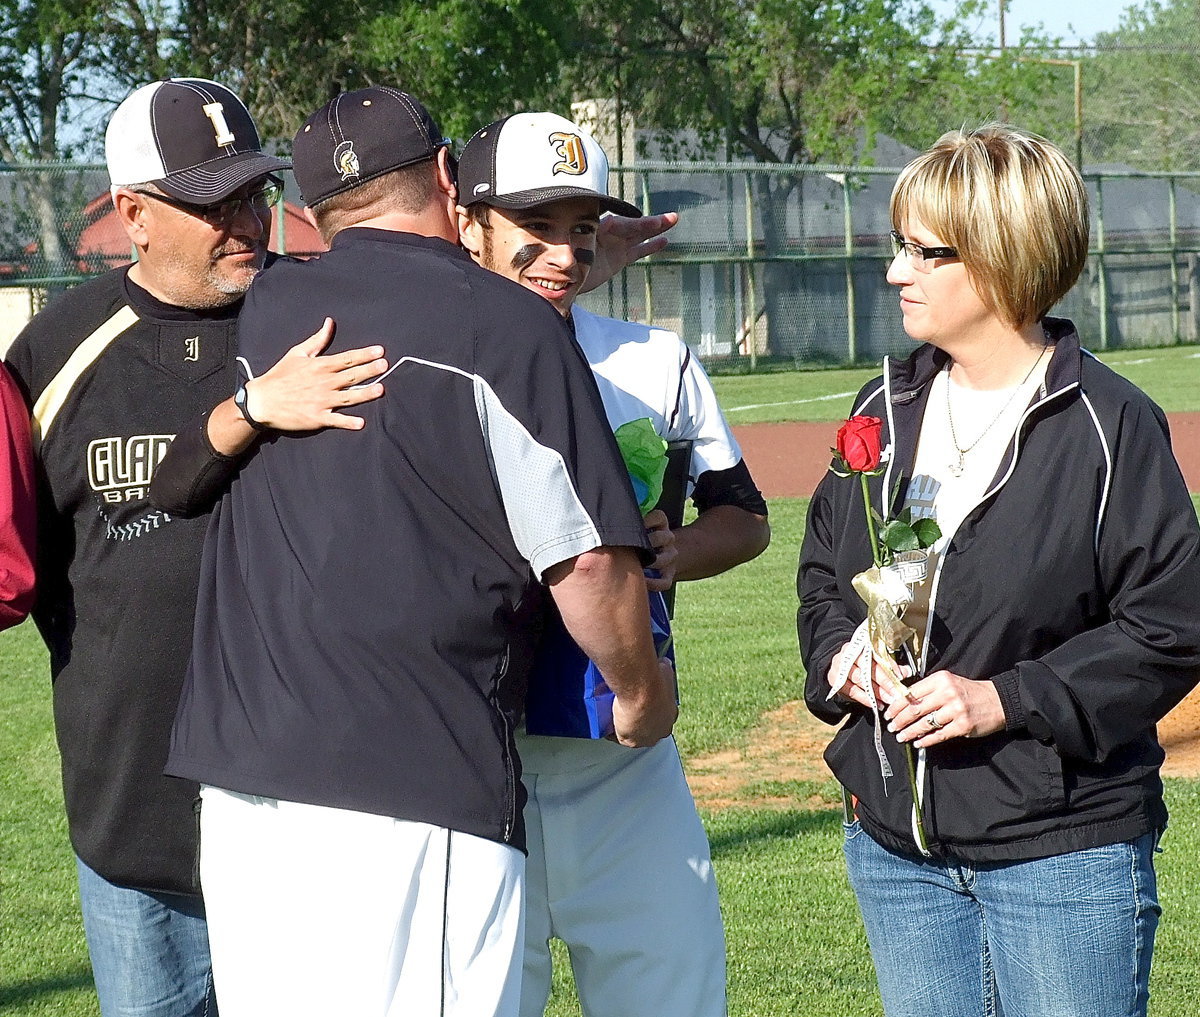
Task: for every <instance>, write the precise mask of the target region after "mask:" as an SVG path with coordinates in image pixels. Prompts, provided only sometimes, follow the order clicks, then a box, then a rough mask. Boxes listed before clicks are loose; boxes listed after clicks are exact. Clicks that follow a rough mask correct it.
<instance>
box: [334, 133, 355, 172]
mask: <svg viewBox="0 0 1200 1017" xmlns="http://www.w3.org/2000/svg"><path fill="white" fill-rule="evenodd" d="M333 164H334V166H336V167H337V171H338V172H339V173H340V174H341V175H342V179H343V180H349V179H350V178H351V177H356V176H358V156H357V155H355V154H354V142H353V141H343V142H342V143H341V144H340V145H338V147H337V148H335V149H334V150H333Z"/></svg>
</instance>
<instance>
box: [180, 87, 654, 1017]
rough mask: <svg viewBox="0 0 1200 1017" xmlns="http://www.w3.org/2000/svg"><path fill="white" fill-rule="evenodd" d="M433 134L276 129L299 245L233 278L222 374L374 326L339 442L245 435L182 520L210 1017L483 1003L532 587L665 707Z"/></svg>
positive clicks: (577, 399)
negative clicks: (307, 239)
mask: <svg viewBox="0 0 1200 1017" xmlns="http://www.w3.org/2000/svg"><path fill="white" fill-rule="evenodd" d="M445 146H446V143H445V141H444V140H443V139H442V138H441V135H440V132H439V131H438V129H437V127H436V125H435V124H434V122H433V121H432V119H431V118H430V117H429V114H428V113H427V112H426V111H425V110H424V108H423V107H421V106H420V104H419V103H417V102H416V101H415V100H414V99H412V98H411V96H408V95H406V94H405V93H403V92H399V91H397V90H395V89H390V88H370V89H364V90H361V91H358V92H353V93H348V94H343V95H340V96H338V97H337V98H335V99H334V100H333V101H332V102H331V103H329V104H328V105H327V106H326V107H324V108H323V109H321V110H319V111H318V112H317V113H315V114H314V115H313V116H312V117H310V118H309V120H308V121H307V122H306V124H305V125H304V127H303V128H302V129H301V131H300V132H299V133H298V134H297V136H296V141H295V149H294V156H295V166H296V176H297V180H298V181H299V183H300V185H301V190H302V192H303V193H304V196H305V200H306V201H307V203H308V204H309V206H310V210H311V212H312V214H313V217H314V220H315V221H316V223H317V225H318V228H319V229H320V230H321V232H322V234H323V236H325V237H326V239H327V240H331V241H332V247H331V250H330V252H329V253H328V254H325V255H322V256H321V257H320V258H318V259H314V260H312V261H310V262H307V263H303V264H286V263H280V264H278V265H277V266H276V267H274V268H273V270H272V271H271V272H269V273H267V274H265V275H264V276H263V277H262V279H261V280H260V281H259V282H258V284H257V285H256V286H255V288H254V289H253V290H252V291H251V293H250V294H249V296H248V298H247V301H246V306H245V308H244V310H243V312H242V317H241V321H240V346H241V352H242V355H243V356H244V357H245V359H246V361H247V364H248V368H249V370H250V371H251V372H253V370H254V369H255V368H256V367H257V366H258V365H259V364H268V363H271V362H272V361H273V360H274V359H275V358H276V357H277V356H278V353H279V351H280V349H281V346H282V344H281V343H279V342H278V340H276V339H274V336H276V335H278V334H285V335H286V334H304V333H305V332H308V331H311V330H313V329H314V328H316V327H317V326H318V325H319V324H320V323H321V321H322V320H323V319H324V318H325V316H326V315H331V316H332V317H333V318H334V319H335V320H336V321H337V323H338V326H337V327H338V335H339V340H338V341H339V343H341V342H355V341H358V340H360V339H363V338H365V337H367V336H370V337H372V338H378V337H382V338H384V339H385V345H386V347H387V353H388V357H389V360H390V361H391V362H392V363H394V364H395V365H396V366H395V367H394V368H393V369H392V370H391V371H390V372H389V373H388V375H387V379H386V388H387V391H386V393H385V395H384V396H383V398H382V399H380V400H379V401H377V402H375V403H373V404H371V405H370V406H369V407H365V408H364V414H365V417H366V419H367V425H368V426H367V427H366V428H365V429H364V430H363V432H362V434H361V435H358V436H356V439H357V440H352V441H346V440H345V438H346V436H345V435H342V434H340V433H339V432H337V431H326V432H322V433H320V434H316V435H312V436H306V437H304V438H301V439H290V438H287V437H279V438H275V439H273V440H270V441H267V442H264V443H262V444H261V445H260V446H259V448H258V451H257V454H256V455H255V456H254V457H253V458H251V459H249V460H248V462H247V463H246V464H245V465H244V466H243V468H242V471H241V473H240V474H239V476H238V478H237V480H236V481H235V482H234V484H233V486H232V488H231V489H230V491H229V493H228V494H226V496H225V497H224V499H223V500H222V502H221V504H220V505H219V506H218V508H217V511H216V513H215V514H214V516H213V523H212V527H211V529H210V531H209V536H208V542H207V544H206V550H205V561H204V567H203V575H202V590H203V593H202V595H201V597H200V599H199V604H198V611H197V620H196V636H195V641H194V645H193V660H192V666H191V670H190V672H189V678H188V681H187V683H186V685H185V689H184V693H183V697H182V699H181V703H180V709H179V714H178V718H177V721H176V725H175V729H174V733H173V736H172V748H171V754H170V757H169V759H168V772H171V773H175V774H178V775H182V776H185V777H188V778H189V779H197V780H199V781H201V782H202V784H203V785H204V789H203V802H204V808H203V811H202V825H203V851H202V854H201V865H202V872H203V880H204V886H205V894H206V900H207V903H208V911H209V927H210V935H211V942H212V949H213V957H214V967H215V973H216V979H217V983H218V986H219V991H220V993H221V1000H222V1007H223V1009H224V1011H225V1013H226V1015H227V1017H231V1015H232V1017H238V1015H240V1014H246V1015H251V1014H253V1015H258V1014H263V1013H270V1012H275V1013H287V1014H289V1015H295V1014H310V1013H311V1014H314V1015H315V1014H328V1013H335V1012H336V1013H348V1014H350V1013H352V1014H374V1013H379V1014H383V1013H391V1014H399V1013H405V1014H417V1015H421V1014H426V1013H429V1014H432V1013H458V1014H463V1015H468V1014H469V1015H472V1017H475V1015H485V1014H490V1013H496V1014H515V1013H516V1007H517V978H518V977H519V971H520V960H519V958H520V944H521V939H522V934H521V882H522V874H523V867H524V865H523V856H522V854H521V851H520V848H521V846H522V844H523V839H524V831H523V825H522V820H521V805H522V797H523V796H522V794H521V793H520V784H519V781H518V780H517V777H518V775H519V766H518V764H517V761H516V755H515V747H514V744H513V731H512V727H513V724H514V721H515V712H516V709H517V706H518V704H519V695H520V691H521V686H522V685H523V679H524V673H523V672H524V671H525V669H526V667H527V662H528V659H529V657H530V644H531V642H532V640H533V637H534V635H535V629H534V628H533V627H532V626H531V625H530V624H529V622H530V620H531V619H532V618H533V617H534V616H535V615H536V614H538V613H539V611H540V608H541V599H542V598H541V596H540V591H541V585H540V584H539V583H538V581H537V579H538V578H539V577H541V578H542V579H544V580H545V582H546V584H547V586H548V588H549V591H550V594H551V596H552V597H553V599H554V600H555V603H556V604H557V606H558V608H559V611H560V613H561V614H562V617H563V619H564V621H565V623H566V625H567V627H568V629H569V630H570V631H571V633H572V635H573V636H574V637H575V638H576V639H577V640H578V641H579V643H580V645H581V646H584V647H585V648H586V649H587V650H588V652H589V653H590V654H591V655H592V657H593V658H594V659H595V660H596V661H597V662H598V663H600V664H602V666H604V668H605V673H606V676H607V677H608V679H609V683H610V684H611V685H612V686H613V687H614V690H615V692H616V705H615V706H614V721H615V728H616V734H617V736H618V737H619V738H620V739H621V740H622V741H625V742H627V743H628V744H631V745H649V744H653V743H655V742H656V741H658V740H659V739H661V738H662V737H664V736H666V735H667V734H669V732H670V728H671V724H672V722H673V720H674V716H675V712H676V710H675V704H674V697H673V695H672V691H671V690H672V670H671V668H670V665H669V664H666V663H661V664H660V663H659V662H658V661H657V660H656V658H655V653H654V649H653V645H652V643H651V639H650V629H649V616H648V611H647V605H646V598H645V593H644V586H643V580H642V573H641V563H642V562H649V561H651V560H652V558H653V556H652V554H650V552H649V542H648V541H647V539H646V535H645V531H644V529H643V527H642V524H641V519H640V516H639V514H638V511H637V507H636V505H635V504H634V503H633V500H632V497H631V493H630V490H629V484H628V481H627V480H626V473H625V468H624V465H623V463H622V462H621V459H620V455H619V453H618V452H617V449H616V446H615V444H614V442H613V441H612V438H611V435H610V434H609V433H608V432H607V428H606V427H605V424H604V416H603V409H602V407H601V406H600V403H599V399H598V396H597V393H596V390H595V386H594V383H593V381H592V378H591V375H590V372H589V371H588V370H587V367H586V365H585V364H584V363H583V361H582V359H581V358H580V357H579V356H578V353H577V351H575V350H574V349H573V347H572V346H571V344H570V342H569V339H568V336H567V335H566V333H565V332H564V330H563V325H562V320H561V318H560V317H558V316H557V315H554V314H552V313H551V312H550V310H549V309H548V308H547V307H546V304H545V303H544V302H543V301H539V300H534V299H533V298H532V297H530V296H529V295H527V294H524V293H523V292H522V291H521V289H520V288H519V287H514V286H511V285H510V284H509V283H507V282H506V281H504V280H502V279H500V278H498V277H497V276H495V275H493V274H491V273H488V272H485V271H483V270H481V269H479V268H478V267H476V266H475V265H474V264H473V263H472V262H471V260H470V258H469V257H468V256H467V255H466V254H465V252H463V251H462V250H461V249H460V248H458V247H457V244H456V239H457V236H456V231H455V226H454V209H455V202H456V191H455V186H454V180H453V176H452V170H451V165H450V160H449V155H448V152H447V149H446V147H445Z"/></svg>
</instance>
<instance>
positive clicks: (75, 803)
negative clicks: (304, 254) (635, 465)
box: [8, 78, 380, 1017]
mask: <svg viewBox="0 0 1200 1017" xmlns="http://www.w3.org/2000/svg"><path fill="white" fill-rule="evenodd" d="M106 156H107V163H108V168H109V174H110V179H111V182H112V197H113V204H114V206H115V209H116V215H117V217H118V218H119V220H120V222H121V224H122V226H123V227H124V228H125V231H126V233H127V234H128V235H129V238H130V241H131V243H132V245H133V246H134V248H135V249H136V251H137V261H136V263H135V264H133V265H132V266H126V267H123V268H120V269H115V270H113V271H112V272H109V273H107V274H105V275H103V276H100V277H99V278H97V279H94V280H92V281H90V282H88V283H86V284H84V285H82V286H79V287H76V288H75V289H72V290H70V291H68V292H67V293H65V294H63V295H62V296H61V297H59V298H57V299H56V300H55V301H54V302H52V303H51V304H50V306H49V307H47V308H46V309H45V310H44V311H42V312H41V313H40V314H38V315H37V317H35V318H34V320H33V321H32V322H31V323H30V324H29V325H28V327H27V328H26V329H25V330H24V331H23V332H22V333H21V335H20V336H18V337H17V339H16V341H15V342H14V344H13V346H12V349H11V350H10V352H9V356H8V366H9V368H10V369H11V371H12V373H13V374H14V376H15V377H16V378H17V380H18V382H19V384H20V386H21V387H22V389H23V390H24V395H25V396H26V398H27V400H28V401H29V403H30V404H31V406H32V409H33V440H34V447H35V450H36V457H37V469H38V474H39V483H40V487H41V490H40V497H39V521H38V525H39V539H40V551H39V560H38V585H39V591H38V600H37V605H36V607H35V609H34V617H35V619H36V621H37V624H38V628H39V630H40V631H41V633H42V636H43V638H44V639H45V641H46V644H47V646H48V647H49V649H50V658H51V671H52V674H53V677H54V714H55V725H56V728H57V734H58V743H59V747H60V750H61V752H62V758H63V788H64V792H65V798H66V805H67V818H68V823H69V827H70V833H71V842H72V845H73V847H74V849H75V852H76V854H77V859H78V869H79V885H80V897H81V903H82V908H83V918H84V929H85V932H86V935H87V940H88V949H89V952H90V954H91V959H92V968H93V972H94V975H95V980H96V987H97V991H98V993H99V996H100V1005H101V1011H102V1013H103V1014H104V1017H114V1015H125V1014H137V1015H138V1017H186V1015H192V1014H196V1015H200V1014H205V1015H211V1014H214V1013H216V1008H215V1002H214V1000H213V993H212V978H211V971H210V965H209V958H208V943H207V937H206V933H205V926H204V909H203V904H202V901H201V898H200V896H199V883H198V879H197V873H196V870H195V862H196V857H197V820H196V815H195V811H194V803H195V802H196V801H197V793H198V789H197V786H196V785H195V784H192V783H188V782H186V781H181V780H177V779H174V778H168V777H164V776H163V775H162V769H163V763H164V761H165V759H166V754H167V741H168V734H169V731H170V725H171V721H172V719H173V718H174V715H175V707H176V704H177V702H178V698H179V689H180V686H181V685H182V682H183V676H184V670H185V668H186V665H187V659H188V654H189V652H190V648H191V635H192V622H193V613H194V607H195V595H196V576H197V572H198V570H199V562H200V551H201V546H202V542H203V535H204V530H205V528H206V520H203V519H200V520H192V521H189V520H182V519H178V518H175V517H173V516H171V515H168V514H166V513H163V512H160V511H156V510H154V509H153V508H152V507H151V505H150V504H149V502H148V501H147V490H148V488H149V485H150V481H151V478H152V476H153V475H154V472H155V468H156V466H157V464H158V462H159V460H160V459H161V458H162V455H163V454H164V452H165V451H166V449H167V447H168V446H169V445H170V443H171V441H172V439H173V437H174V435H175V434H176V433H177V432H179V431H180V430H181V429H182V428H183V427H184V426H185V425H186V424H188V423H189V422H190V421H191V420H192V419H193V418H194V417H196V416H198V415H199V414H200V413H201V412H202V411H204V410H206V409H208V408H209V407H211V406H213V405H214V404H215V403H217V402H218V400H219V399H222V398H224V397H225V396H226V395H228V394H229V393H230V392H231V391H233V387H234V371H233V361H234V354H235V338H234V337H235V323H236V318H237V313H238V311H239V309H240V308H241V303H242V296H243V294H244V293H245V292H246V289H247V287H249V285H250V282H251V280H252V279H253V278H254V276H255V274H256V273H257V272H258V270H259V269H260V268H262V266H263V264H264V261H265V259H266V258H267V240H268V237H269V235H270V224H271V206H272V204H273V203H274V202H275V201H276V200H277V198H278V195H279V181H278V180H277V179H276V178H275V177H274V176H272V174H273V173H275V172H277V171H279V170H282V169H285V168H287V167H288V165H289V164H288V163H287V162H285V161H284V160H282V159H277V158H274V157H272V156H269V155H266V154H264V153H263V152H262V151H261V147H260V144H259V138H258V133H257V131H256V129H255V126H254V123H253V121H252V120H251V118H250V114H249V113H248V112H247V111H246V108H245V107H244V106H243V105H242V103H241V102H240V100H239V99H238V98H237V97H236V96H235V95H234V94H233V93H232V92H230V91H229V90H228V89H226V88H224V87H223V86H221V85H219V84H217V83H216V82H212V81H205V80H201V79H196V78H185V79H174V80H170V81H158V82H154V83H153V84H150V85H146V86H144V87H142V88H139V89H138V90H136V91H135V92H133V93H132V94H131V95H130V96H129V97H128V98H126V99H125V101H124V102H122V103H121V105H120V106H119V107H118V108H117V110H116V111H115V112H114V114H113V117H112V119H111V121H110V123H109V127H108V132H107V136H106ZM318 346H319V344H318V343H305V344H301V345H300V346H298V347H297V348H296V349H295V350H293V351H292V354H293V355H292V356H289V357H286V358H284V361H283V362H282V364H281V366H280V367H279V368H278V369H276V370H273V371H271V372H267V373H265V374H264V375H263V376H262V377H261V378H260V379H259V380H258V382H256V384H255V386H254V388H253V395H254V413H255V414H256V415H257V416H258V417H260V418H262V419H264V420H267V421H270V422H271V423H272V424H274V425H275V426H278V427H293V428H298V429H308V428H312V427H317V426H335V427H357V426H361V420H359V419H358V418H355V417H349V416H337V415H331V414H330V413H329V410H330V408H331V407H333V406H334V405H337V406H339V407H341V406H345V405H350V404H354V403H357V402H360V401H362V400H364V399H367V398H373V397H374V396H375V395H377V394H378V390H377V389H373V388H367V389H348V388H347V386H353V385H356V384H358V383H360V382H362V381H364V380H365V379H367V378H369V377H371V376H373V375H374V374H377V373H378V372H379V361H378V356H379V352H380V351H379V349H378V348H373V349H368V350H365V351H358V352H357V353H351V354H343V355H341V356H339V357H337V358H330V359H326V358H319V357H317V356H315V354H316V353H317V352H318V351H319V350H318ZM221 412H232V413H233V414H235V415H236V414H237V413H238V412H239V411H238V410H237V409H236V408H234V409H233V410H232V411H230V410H229V408H225V409H224V410H222V411H221Z"/></svg>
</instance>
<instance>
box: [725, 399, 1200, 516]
mask: <svg viewBox="0 0 1200 1017" xmlns="http://www.w3.org/2000/svg"><path fill="white" fill-rule="evenodd" d="M1168 417H1169V419H1170V422H1171V439H1172V444H1173V446H1174V449H1175V458H1176V459H1177V460H1179V466H1180V469H1182V470H1183V477H1184V479H1185V480H1186V481H1187V485H1188V490H1189V491H1196V492H1200V413H1171V414H1168ZM733 431H734V434H736V435H737V439H738V441H739V442H741V445H742V452H743V454H744V455H745V457H746V462H747V463H748V464H749V466H750V471H751V472H752V473H753V474H754V479H755V480H756V481H758V486H759V487H760V488H761V489H762V491H763V493H764V494H766V496H767V497H768V498H807V497H808V496H809V495H810V494H812V492H813V488H815V487H816V486H817V482H818V481H819V480H820V479H821V477H822V476H823V475H824V473H825V470H826V468H827V467H828V466H829V448H830V446H831V445H832V444H833V441H834V435H835V434H836V433H837V424H836V423H835V422H833V421H823V422H819V423H786V424H743V425H741V426H740V427H735V428H734V429H733Z"/></svg>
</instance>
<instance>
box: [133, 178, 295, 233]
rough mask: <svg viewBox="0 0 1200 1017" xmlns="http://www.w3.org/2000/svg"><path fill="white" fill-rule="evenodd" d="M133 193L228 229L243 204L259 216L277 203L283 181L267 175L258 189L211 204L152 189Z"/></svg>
mask: <svg viewBox="0 0 1200 1017" xmlns="http://www.w3.org/2000/svg"><path fill="white" fill-rule="evenodd" d="M133 193H134V194H140V195H142V196H143V197H145V198H153V199H154V200H155V201H161V202H162V203H163V204H164V205H170V206H171V207H172V208H177V209H179V210H180V211H181V212H187V213H188V215H194V216H195V217H196V218H197V219H203V220H204V221H205V222H206V223H208V225H209V226H212V227H215V228H217V229H228V227H229V225H230V224H231V223H232V222H233V221H234V219H236V218H237V217H238V213H239V212H241V210H242V207H243V206H244V205H249V207H250V208H251V209H253V210H254V212H255V214H256V215H260V216H261V215H262V214H263V213H265V212H267V211H268V210H269V209H270V208H271V206H273V205H275V204H277V203H278V202H279V199H280V198H281V197H282V196H283V181H282V180H280V179H279V178H278V177H267V178H266V180H265V181H264V182H263V185H262V186H261V187H260V188H258V190H256V191H251V192H250V193H249V194H247V195H244V196H243V197H240V198H226V199H225V200H224V201H218V202H216V203H215V204H212V205H197V204H195V203H193V202H191V201H183V200H182V199H180V198H173V197H171V196H170V195H169V194H157V193H155V192H154V191H134V192H133Z"/></svg>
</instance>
